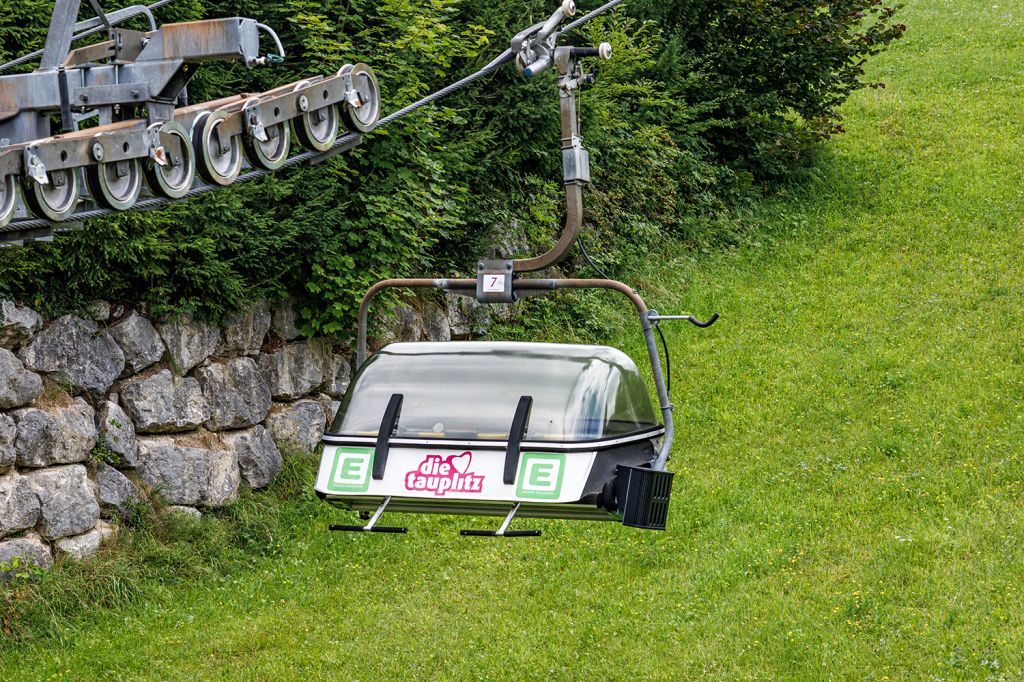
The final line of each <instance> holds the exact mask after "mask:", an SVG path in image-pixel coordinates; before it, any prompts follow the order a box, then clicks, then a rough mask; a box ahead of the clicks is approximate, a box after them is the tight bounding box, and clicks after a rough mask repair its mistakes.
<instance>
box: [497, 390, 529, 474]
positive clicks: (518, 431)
mask: <svg viewBox="0 0 1024 682" xmlns="http://www.w3.org/2000/svg"><path fill="white" fill-rule="evenodd" d="M532 407H533V396H529V395H524V396H523V397H521V398H520V399H519V405H518V406H517V407H516V416H515V417H513V418H512V430H511V431H509V434H508V447H507V448H505V475H504V476H503V477H502V481H504V482H505V485H512V484H513V483H515V482H516V469H518V468H519V446H520V445H521V444H522V442H523V436H525V435H526V427H527V425H528V424H529V423H530V409H531V408H532Z"/></svg>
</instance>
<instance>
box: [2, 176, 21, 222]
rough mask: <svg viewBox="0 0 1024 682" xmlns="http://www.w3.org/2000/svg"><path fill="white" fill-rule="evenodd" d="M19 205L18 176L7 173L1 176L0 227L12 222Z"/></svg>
mask: <svg viewBox="0 0 1024 682" xmlns="http://www.w3.org/2000/svg"><path fill="white" fill-rule="evenodd" d="M17 207H18V178H17V176H14V175H5V176H4V177H2V178H0V227H4V226H6V225H7V223H9V222H11V218H13V217H14V209H15V208H17Z"/></svg>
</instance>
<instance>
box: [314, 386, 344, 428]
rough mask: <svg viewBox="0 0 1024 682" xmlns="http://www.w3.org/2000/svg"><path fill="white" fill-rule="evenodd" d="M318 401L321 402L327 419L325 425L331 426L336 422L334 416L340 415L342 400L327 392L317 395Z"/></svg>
mask: <svg viewBox="0 0 1024 682" xmlns="http://www.w3.org/2000/svg"><path fill="white" fill-rule="evenodd" d="M316 401H317V402H318V403H320V407H322V408H323V410H324V417H325V418H326V419H327V422H326V424H325V426H330V425H331V424H333V423H334V418H335V417H336V416H337V415H338V410H339V409H340V408H341V401H340V400H335V399H334V398H332V397H331V396H329V395H327V394H326V393H321V394H320V395H318V396H317V397H316Z"/></svg>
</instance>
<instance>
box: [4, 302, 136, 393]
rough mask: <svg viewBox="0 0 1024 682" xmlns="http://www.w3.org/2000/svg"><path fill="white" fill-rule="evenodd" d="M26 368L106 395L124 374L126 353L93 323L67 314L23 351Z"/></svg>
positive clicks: (40, 333)
mask: <svg viewBox="0 0 1024 682" xmlns="http://www.w3.org/2000/svg"><path fill="white" fill-rule="evenodd" d="M21 355H22V360H24V362H25V366H26V367H28V368H29V369H31V370H35V371H37V372H44V373H46V374H48V375H50V376H52V377H53V378H54V379H56V380H57V381H58V382H59V383H67V384H69V385H70V386H71V387H73V388H74V389H76V390H79V391H87V392H90V393H103V392H105V391H106V390H107V389H109V388H110V387H111V386H112V385H113V383H114V381H115V380H116V379H117V378H118V377H119V376H121V372H122V371H124V367H125V360H124V353H123V352H122V351H121V348H120V347H119V346H118V345H117V343H116V342H115V341H114V339H113V338H111V336H110V334H108V333H107V332H105V331H101V330H100V328H99V327H97V326H96V323H95V322H92V321H91V320H83V319H82V318H80V317H76V316H74V315H65V316H64V317H62V318H60V319H58V320H56V321H54V323H53V324H51V325H50V326H49V327H47V328H46V329H44V330H42V331H41V332H39V333H38V334H36V336H35V338H33V339H32V341H31V342H30V343H29V344H28V345H27V346H25V348H23V349H22V351H21Z"/></svg>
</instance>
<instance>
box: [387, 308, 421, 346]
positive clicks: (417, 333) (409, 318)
mask: <svg viewBox="0 0 1024 682" xmlns="http://www.w3.org/2000/svg"><path fill="white" fill-rule="evenodd" d="M426 334H427V332H426V329H425V327H424V325H423V318H422V317H421V316H420V314H419V312H417V310H416V309H415V308H413V307H412V306H410V305H402V306H399V307H398V309H397V310H395V324H394V326H393V327H392V328H391V329H390V330H389V334H388V336H389V337H390V340H392V341H399V342H403V341H422V340H423V339H424V338H425V337H426Z"/></svg>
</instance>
